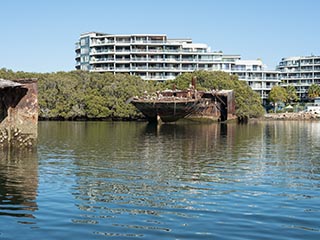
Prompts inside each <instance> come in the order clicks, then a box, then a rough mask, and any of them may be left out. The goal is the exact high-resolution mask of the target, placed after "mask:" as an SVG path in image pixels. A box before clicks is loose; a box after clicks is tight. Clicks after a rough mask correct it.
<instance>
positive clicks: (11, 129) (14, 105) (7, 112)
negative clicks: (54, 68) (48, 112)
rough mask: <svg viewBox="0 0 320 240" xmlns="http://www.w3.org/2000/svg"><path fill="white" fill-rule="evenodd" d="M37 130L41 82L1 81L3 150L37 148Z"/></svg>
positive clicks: (32, 80) (0, 113) (0, 116)
mask: <svg viewBox="0 0 320 240" xmlns="http://www.w3.org/2000/svg"><path fill="white" fill-rule="evenodd" d="M37 127H38V88H37V79H18V80H4V79H0V147H18V148H30V147H33V146H35V145H36V140H37V134H38V128H37Z"/></svg>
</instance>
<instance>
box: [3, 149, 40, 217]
mask: <svg viewBox="0 0 320 240" xmlns="http://www.w3.org/2000/svg"><path fill="white" fill-rule="evenodd" d="M37 188H38V159H37V153H36V152H35V150H33V151H29V150H26V151H22V150H18V149H15V150H11V151H9V150H6V151H3V150H1V151H0V216H1V215H3V216H12V217H18V218H20V217H22V218H23V217H24V218H34V216H33V214H32V212H34V211H36V210H37V209H38V206H37V202H36V197H37ZM22 223H28V222H22Z"/></svg>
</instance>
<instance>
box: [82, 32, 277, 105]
mask: <svg viewBox="0 0 320 240" xmlns="http://www.w3.org/2000/svg"><path fill="white" fill-rule="evenodd" d="M76 69H81V70H87V71H92V72H112V73H128V74H130V75H137V76H140V77H141V78H142V79H145V80H160V81H165V80H170V79H174V78H175V77H177V76H178V75H180V74H182V73H186V72H193V71H196V70H207V71H217V70H221V71H226V72H229V73H230V74H237V75H238V76H239V79H240V80H243V81H247V82H248V84H249V86H250V87H252V89H253V90H255V91H257V92H258V93H259V94H260V96H261V98H262V99H265V98H266V97H267V94H268V92H269V91H270V90H271V88H272V86H273V85H276V84H278V83H279V82H280V80H279V76H278V72H276V71H267V70H266V69H265V66H264V65H263V63H262V61H261V60H255V61H244V60H241V57H240V55H226V54H223V52H221V51H219V52H212V51H211V50H210V48H209V47H208V46H207V45H206V44H202V43H200V44H199V43H193V42H192V40H191V39H169V38H167V36H166V35H164V34H132V35H113V34H105V33H96V32H90V33H85V34H82V35H81V36H80V39H79V42H77V43H76Z"/></svg>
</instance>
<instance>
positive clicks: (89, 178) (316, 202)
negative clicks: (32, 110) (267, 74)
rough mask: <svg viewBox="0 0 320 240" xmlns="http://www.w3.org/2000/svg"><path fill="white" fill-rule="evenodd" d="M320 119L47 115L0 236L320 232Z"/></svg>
mask: <svg viewBox="0 0 320 240" xmlns="http://www.w3.org/2000/svg"><path fill="white" fill-rule="evenodd" d="M319 187H320V122H262V123H251V124H248V125H237V124H222V125H220V124H208V125H207V124H193V123H192V124H184V123H179V124H174V125H161V126H149V125H147V124H146V123H135V122H134V123H127V122H117V123H112V122H40V123H39V144H38V148H37V151H34V152H16V151H11V152H1V153H0V239H78V240H79V239H80V240H81V239H109V238H116V239H137V238H138V239H320V188H319Z"/></svg>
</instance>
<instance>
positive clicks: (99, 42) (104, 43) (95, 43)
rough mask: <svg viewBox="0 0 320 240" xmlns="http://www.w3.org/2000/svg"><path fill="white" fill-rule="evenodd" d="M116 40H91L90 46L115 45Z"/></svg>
mask: <svg viewBox="0 0 320 240" xmlns="http://www.w3.org/2000/svg"><path fill="white" fill-rule="evenodd" d="M114 43H115V42H114V41H110V40H109V41H101V40H100V41H91V43H90V46H102V45H114Z"/></svg>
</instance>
